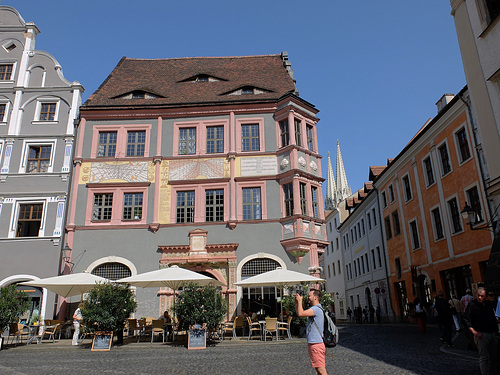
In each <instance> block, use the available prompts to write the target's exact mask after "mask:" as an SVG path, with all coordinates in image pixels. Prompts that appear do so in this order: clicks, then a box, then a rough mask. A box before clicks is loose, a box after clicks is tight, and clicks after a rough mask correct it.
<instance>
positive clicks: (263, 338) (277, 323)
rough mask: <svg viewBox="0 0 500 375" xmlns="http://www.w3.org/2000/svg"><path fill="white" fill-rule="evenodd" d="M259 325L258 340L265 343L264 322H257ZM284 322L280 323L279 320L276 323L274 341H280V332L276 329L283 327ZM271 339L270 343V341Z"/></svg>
mask: <svg viewBox="0 0 500 375" xmlns="http://www.w3.org/2000/svg"><path fill="white" fill-rule="evenodd" d="M259 324H260V332H261V335H260V339H261V340H264V341H265V337H264V330H265V329H266V321H265V320H259ZM285 324H286V322H280V321H279V320H278V321H277V322H276V341H278V340H279V339H280V330H279V329H278V328H279V326H280V325H285ZM272 340H273V339H272V337H271V341H272Z"/></svg>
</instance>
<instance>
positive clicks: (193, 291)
mask: <svg viewBox="0 0 500 375" xmlns="http://www.w3.org/2000/svg"><path fill="white" fill-rule="evenodd" d="M174 311H175V314H176V316H177V318H178V319H179V321H181V322H182V325H183V326H182V327H180V328H184V329H187V328H188V327H189V326H193V325H195V324H200V325H202V326H203V324H206V328H207V329H208V330H209V331H213V330H215V329H217V327H218V325H219V324H220V323H221V322H222V321H223V320H224V317H225V316H226V314H227V304H226V300H225V299H224V298H223V297H222V296H221V293H220V290H219V288H218V287H214V286H210V285H209V286H204V287H201V286H199V285H198V284H189V285H187V286H185V287H184V289H183V290H182V291H181V292H180V293H179V296H178V298H177V300H176V304H175V310H174Z"/></svg>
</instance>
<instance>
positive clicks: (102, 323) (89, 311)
mask: <svg viewBox="0 0 500 375" xmlns="http://www.w3.org/2000/svg"><path fill="white" fill-rule="evenodd" d="M136 307H137V302H135V297H134V293H133V292H132V291H131V290H130V288H129V287H128V286H126V285H121V284H113V283H104V284H97V285H96V287H95V288H93V289H92V290H91V291H90V292H89V293H88V294H87V298H86V299H85V301H83V303H82V307H81V312H82V316H83V323H84V324H85V325H86V326H87V327H90V328H93V329H95V331H96V335H99V334H102V335H109V334H110V333H113V332H115V333H116V336H117V344H122V343H123V328H124V327H125V321H126V319H127V318H128V317H129V316H130V315H131V314H132V313H133V312H134V311H135V309H136Z"/></svg>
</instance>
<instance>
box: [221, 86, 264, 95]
mask: <svg viewBox="0 0 500 375" xmlns="http://www.w3.org/2000/svg"><path fill="white" fill-rule="evenodd" d="M266 92H270V91H269V90H265V89H261V88H257V87H254V86H243V87H241V88H239V89H236V90H233V91H229V92H226V93H225V94H224V95H259V94H265V93H266Z"/></svg>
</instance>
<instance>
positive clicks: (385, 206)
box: [380, 190, 388, 210]
mask: <svg viewBox="0 0 500 375" xmlns="http://www.w3.org/2000/svg"><path fill="white" fill-rule="evenodd" d="M380 195H381V196H382V209H383V210H385V209H386V208H387V207H388V204H387V202H388V201H387V192H386V191H385V190H383V191H382V192H380Z"/></svg>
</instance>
